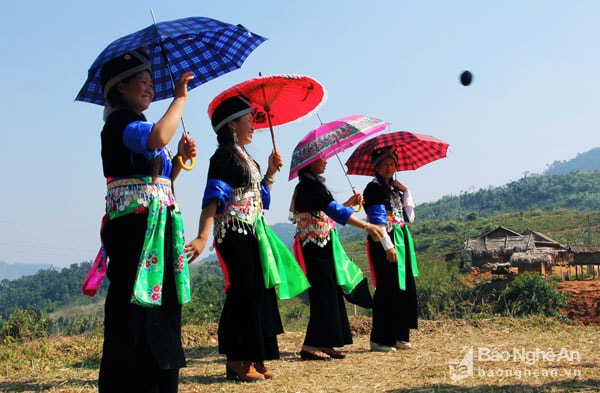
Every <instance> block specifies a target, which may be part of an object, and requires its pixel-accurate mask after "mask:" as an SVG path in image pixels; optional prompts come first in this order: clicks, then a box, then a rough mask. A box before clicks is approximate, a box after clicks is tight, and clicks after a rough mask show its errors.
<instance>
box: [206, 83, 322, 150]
mask: <svg viewBox="0 0 600 393" xmlns="http://www.w3.org/2000/svg"><path fill="white" fill-rule="evenodd" d="M239 94H243V95H245V96H246V97H248V99H250V101H252V103H253V104H254V105H255V106H256V108H254V109H255V114H254V128H255V129H262V128H269V129H270V131H271V139H272V141H273V148H274V149H275V150H277V147H276V146H275V135H274V134H273V126H277V125H282V124H286V123H289V122H292V121H294V120H298V119H300V118H302V117H304V116H307V115H309V114H310V113H312V112H313V111H314V110H316V109H317V108H318V106H319V105H320V104H321V103H322V102H323V100H324V98H325V94H326V93H325V89H324V88H323V85H321V83H319V82H318V81H316V80H315V79H313V78H310V77H308V76H304V75H293V74H282V75H267V76H259V77H258V78H253V79H249V80H247V81H244V82H241V83H238V84H237V85H235V86H232V87H230V88H229V89H227V90H225V91H223V92H221V93H220V94H219V95H218V96H216V97H215V98H214V99H213V100H212V101H211V103H210V104H209V105H208V117H212V114H213V112H214V110H215V108H216V107H217V106H218V105H219V104H220V103H221V102H223V101H224V100H226V99H227V98H230V97H233V96H236V95H239Z"/></svg>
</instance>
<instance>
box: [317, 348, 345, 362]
mask: <svg viewBox="0 0 600 393" xmlns="http://www.w3.org/2000/svg"><path fill="white" fill-rule="evenodd" d="M319 349H320V350H321V351H323V352H325V353H326V354H327V355H329V356H330V357H332V358H333V359H344V358H346V354H345V353H344V352H342V351H338V350H336V349H333V348H319Z"/></svg>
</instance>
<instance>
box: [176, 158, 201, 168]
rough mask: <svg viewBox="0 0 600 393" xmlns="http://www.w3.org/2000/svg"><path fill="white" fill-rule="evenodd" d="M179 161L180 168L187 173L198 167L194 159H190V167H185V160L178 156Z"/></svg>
mask: <svg viewBox="0 0 600 393" xmlns="http://www.w3.org/2000/svg"><path fill="white" fill-rule="evenodd" d="M177 159H178V160H179V166H181V167H182V168H183V169H185V170H186V171H191V170H192V169H193V168H194V165H196V160H195V159H194V157H192V158H190V165H185V162H183V158H181V156H177Z"/></svg>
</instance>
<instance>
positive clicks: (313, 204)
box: [290, 158, 383, 360]
mask: <svg viewBox="0 0 600 393" xmlns="http://www.w3.org/2000/svg"><path fill="white" fill-rule="evenodd" d="M326 165H327V161H326V160H325V159H324V158H319V159H318V160H316V161H314V162H313V163H312V164H309V165H307V166H305V167H304V168H302V169H300V171H299V172H298V177H299V183H298V185H297V186H296V189H295V190H294V196H293V199H292V205H291V209H290V210H291V211H292V212H293V213H294V215H293V220H294V221H295V222H296V237H295V244H294V249H295V251H296V256H297V259H299V260H300V261H301V264H304V266H305V270H306V274H307V277H308V281H309V282H310V285H311V287H310V288H309V289H308V296H309V301H310V319H309V322H308V326H307V328H306V336H305V338H304V343H303V345H302V350H301V351H300V357H301V359H302V360H330V359H331V358H336V359H343V358H344V357H345V354H344V353H343V352H341V351H339V350H337V349H335V348H334V347H343V346H344V345H346V344H352V334H351V331H350V324H349V322H348V315H347V314H346V306H345V303H344V296H343V295H344V292H346V293H349V292H351V291H352V290H353V289H354V288H355V287H356V286H357V285H358V284H359V283H360V282H361V281H362V280H363V273H362V271H361V270H360V268H359V267H358V266H357V265H355V264H354V263H353V262H352V261H350V260H349V258H348V257H347V256H346V253H345V252H344V249H343V247H342V245H341V244H340V241H339V239H338V236H337V229H336V227H335V223H336V222H337V223H339V224H342V225H345V224H349V225H352V226H355V227H359V228H362V229H364V230H365V231H367V233H368V234H370V235H371V236H375V237H376V238H377V237H381V236H383V231H382V230H381V229H379V228H378V227H377V226H375V225H370V224H369V223H367V222H366V221H363V220H361V219H359V218H357V217H356V216H354V215H353V210H352V208H351V207H350V206H353V205H360V204H362V202H363V198H362V195H360V194H355V195H353V196H352V197H351V198H350V199H349V200H348V201H346V202H345V203H344V204H340V203H338V202H336V201H335V200H334V199H333V196H332V195H331V192H329V190H328V189H327V187H325V184H324V182H325V179H324V178H323V177H322V176H321V175H322V174H323V173H324V172H325V167H326Z"/></svg>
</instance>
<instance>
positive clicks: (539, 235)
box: [523, 229, 560, 244]
mask: <svg viewBox="0 0 600 393" xmlns="http://www.w3.org/2000/svg"><path fill="white" fill-rule="evenodd" d="M530 234H531V235H533V238H534V239H535V241H536V242H542V243H554V244H560V243H559V242H557V241H556V240H553V239H550V238H549V237H548V236H546V235H544V234H543V233H540V232H536V231H532V230H531V229H526V230H525V231H523V235H530Z"/></svg>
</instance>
